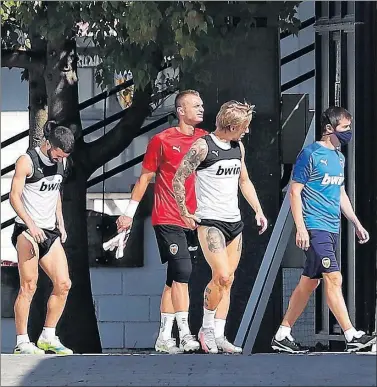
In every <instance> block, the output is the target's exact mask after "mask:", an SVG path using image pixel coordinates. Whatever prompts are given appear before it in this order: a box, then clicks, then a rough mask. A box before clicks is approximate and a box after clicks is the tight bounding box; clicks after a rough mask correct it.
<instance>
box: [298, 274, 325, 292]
mask: <svg viewBox="0 0 377 387" xmlns="http://www.w3.org/2000/svg"><path fill="white" fill-rule="evenodd" d="M320 282H321V281H320V280H319V279H316V278H308V277H305V276H302V277H301V280H300V282H299V286H300V289H301V291H304V292H307V293H310V294H311V293H312V292H314V290H315V289H317V287H318V285H319V284H320Z"/></svg>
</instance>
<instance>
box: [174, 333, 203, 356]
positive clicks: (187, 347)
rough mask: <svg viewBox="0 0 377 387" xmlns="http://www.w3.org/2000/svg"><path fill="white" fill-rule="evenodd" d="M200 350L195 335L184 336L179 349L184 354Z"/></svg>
mask: <svg viewBox="0 0 377 387" xmlns="http://www.w3.org/2000/svg"><path fill="white" fill-rule="evenodd" d="M199 348H200V344H199V341H198V340H196V338H195V336H194V335H190V334H187V335H184V336H183V337H182V339H181V340H180V341H179V349H181V350H182V351H184V352H193V351H197V350H198V349H199Z"/></svg>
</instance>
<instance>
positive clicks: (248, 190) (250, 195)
mask: <svg viewBox="0 0 377 387" xmlns="http://www.w3.org/2000/svg"><path fill="white" fill-rule="evenodd" d="M240 148H241V154H242V157H241V173H240V180H239V187H240V190H241V192H242V195H243V197H244V198H245V199H246V200H247V202H248V203H249V204H250V206H251V207H252V209H253V210H254V211H255V213H256V214H257V213H263V210H262V206H261V205H260V202H259V199H258V195H257V191H256V190H255V187H254V184H253V183H252V182H251V180H250V177H249V174H248V172H247V168H246V164H245V148H244V145H243V144H242V142H240Z"/></svg>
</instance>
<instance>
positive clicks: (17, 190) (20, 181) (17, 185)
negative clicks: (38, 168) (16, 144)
mask: <svg viewBox="0 0 377 387" xmlns="http://www.w3.org/2000/svg"><path fill="white" fill-rule="evenodd" d="M31 172H32V166H31V164H30V160H29V159H28V156H21V157H20V158H19V159H18V160H17V162H16V167H15V172H14V175H13V179H12V186H11V189H10V194H9V201H10V204H11V205H12V207H13V209H14V211H16V214H17V215H18V216H19V217H20V218H21V219H22V220H23V221H24V222H25V224H26V226H27V227H28V228H29V229H30V228H32V227H33V226H34V222H33V220H32V219H31V217H30V216H29V215H28V214H27V212H26V210H25V207H24V205H23V203H22V200H21V196H22V191H23V189H24V187H25V180H26V177H27V176H30V174H31Z"/></svg>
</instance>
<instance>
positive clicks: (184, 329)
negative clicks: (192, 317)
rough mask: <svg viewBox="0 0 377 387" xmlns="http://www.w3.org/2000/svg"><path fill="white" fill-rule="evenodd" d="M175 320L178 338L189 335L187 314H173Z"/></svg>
mask: <svg viewBox="0 0 377 387" xmlns="http://www.w3.org/2000/svg"><path fill="white" fill-rule="evenodd" d="M175 318H176V319H177V325H178V330H179V338H180V339H182V337H183V336H186V335H190V334H191V332H190V327H189V325H188V312H175Z"/></svg>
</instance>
